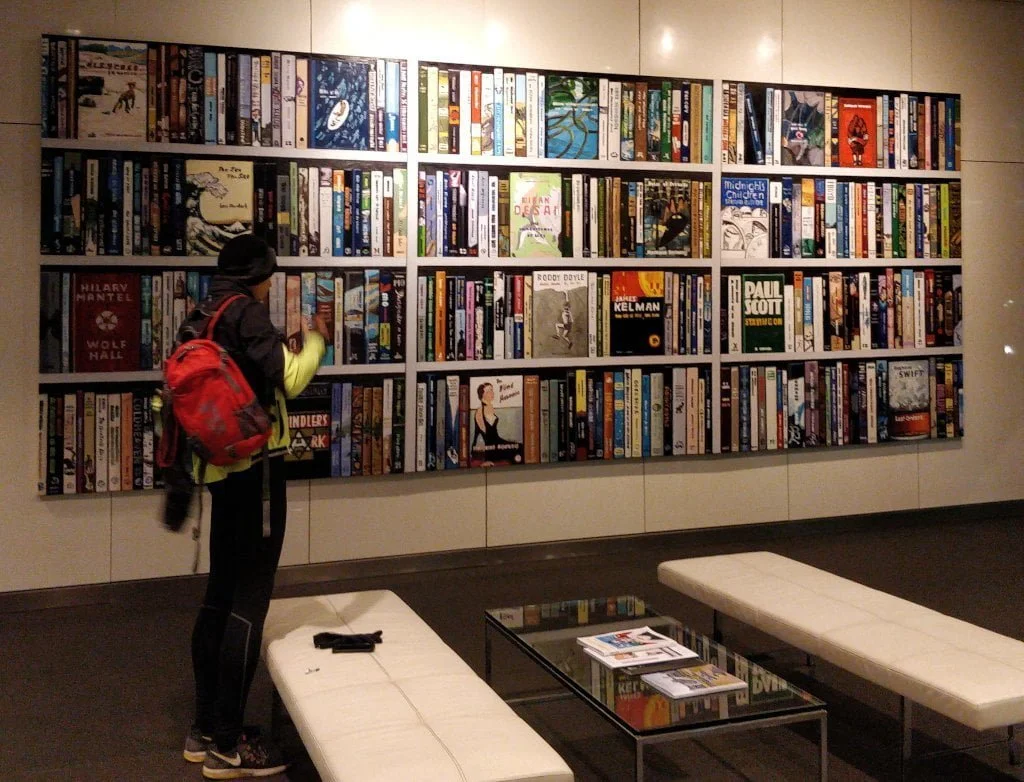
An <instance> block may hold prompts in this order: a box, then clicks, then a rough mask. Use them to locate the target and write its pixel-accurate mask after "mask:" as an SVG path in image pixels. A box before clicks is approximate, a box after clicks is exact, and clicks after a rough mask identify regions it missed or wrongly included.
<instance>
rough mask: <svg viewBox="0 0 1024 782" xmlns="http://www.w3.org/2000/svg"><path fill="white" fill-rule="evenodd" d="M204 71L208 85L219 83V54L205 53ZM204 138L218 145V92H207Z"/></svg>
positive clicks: (268, 108) (264, 109)
mask: <svg viewBox="0 0 1024 782" xmlns="http://www.w3.org/2000/svg"><path fill="white" fill-rule="evenodd" d="M203 71H204V75H205V77H206V84H211V83H212V84H216V83H217V52H215V51H209V50H208V51H206V52H204V53H203ZM203 108H204V112H203V118H204V120H205V121H204V123H203V137H204V138H205V139H206V143H207V144H216V143H217V91H216V89H214V90H212V91H205V93H204V101H203ZM262 110H263V111H269V110H270V107H269V106H264V107H263V108H262Z"/></svg>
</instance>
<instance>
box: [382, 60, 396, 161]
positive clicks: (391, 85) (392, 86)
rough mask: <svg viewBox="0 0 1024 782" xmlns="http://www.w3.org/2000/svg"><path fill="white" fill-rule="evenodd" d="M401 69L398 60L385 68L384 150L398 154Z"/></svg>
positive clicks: (390, 62) (387, 64)
mask: <svg viewBox="0 0 1024 782" xmlns="http://www.w3.org/2000/svg"><path fill="white" fill-rule="evenodd" d="M398 87H399V68H398V62H397V61H396V60H388V61H387V63H386V65H385V66H384V149H385V151H387V152H398V149H399V145H398V107H399V102H398Z"/></svg>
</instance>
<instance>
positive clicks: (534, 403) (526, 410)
mask: <svg viewBox="0 0 1024 782" xmlns="http://www.w3.org/2000/svg"><path fill="white" fill-rule="evenodd" d="M523 419H524V420H523V461H524V462H525V463H526V464H540V377H539V376H538V375H527V376H526V377H524V378H523Z"/></svg>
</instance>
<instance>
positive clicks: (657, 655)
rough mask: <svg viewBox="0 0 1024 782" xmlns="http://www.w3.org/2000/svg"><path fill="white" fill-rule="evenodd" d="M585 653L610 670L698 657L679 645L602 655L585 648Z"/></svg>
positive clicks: (675, 661) (676, 661)
mask: <svg viewBox="0 0 1024 782" xmlns="http://www.w3.org/2000/svg"><path fill="white" fill-rule="evenodd" d="M583 651H584V652H586V653H587V654H588V655H590V656H591V657H593V658H594V659H595V660H597V661H598V662H599V663H601V664H602V665H604V666H606V667H608V668H629V667H630V666H634V665H644V666H647V665H654V664H655V663H661V664H665V663H670V664H671V663H678V662H681V661H682V660H690V659H693V658H694V657H696V656H697V653H696V652H693V651H690V650H689V649H687V648H686V647H685V646H683V645H682V644H679V643H674V642H673V645H672V646H660V647H658V648H656V649H637V650H636V651H632V652H616V653H615V654H601V653H600V652H598V651H596V650H594V649H591V648H590V647H589V646H584V647H583Z"/></svg>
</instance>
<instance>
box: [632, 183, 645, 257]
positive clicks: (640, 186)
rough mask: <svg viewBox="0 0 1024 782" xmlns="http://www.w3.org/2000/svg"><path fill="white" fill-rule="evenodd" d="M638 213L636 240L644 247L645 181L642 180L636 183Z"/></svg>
mask: <svg viewBox="0 0 1024 782" xmlns="http://www.w3.org/2000/svg"><path fill="white" fill-rule="evenodd" d="M636 214H637V220H636V238H635V239H634V241H635V242H636V243H637V246H640V247H642V246H643V243H644V219H643V214H644V183H643V182H642V181H641V182H637V183H636Z"/></svg>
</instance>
